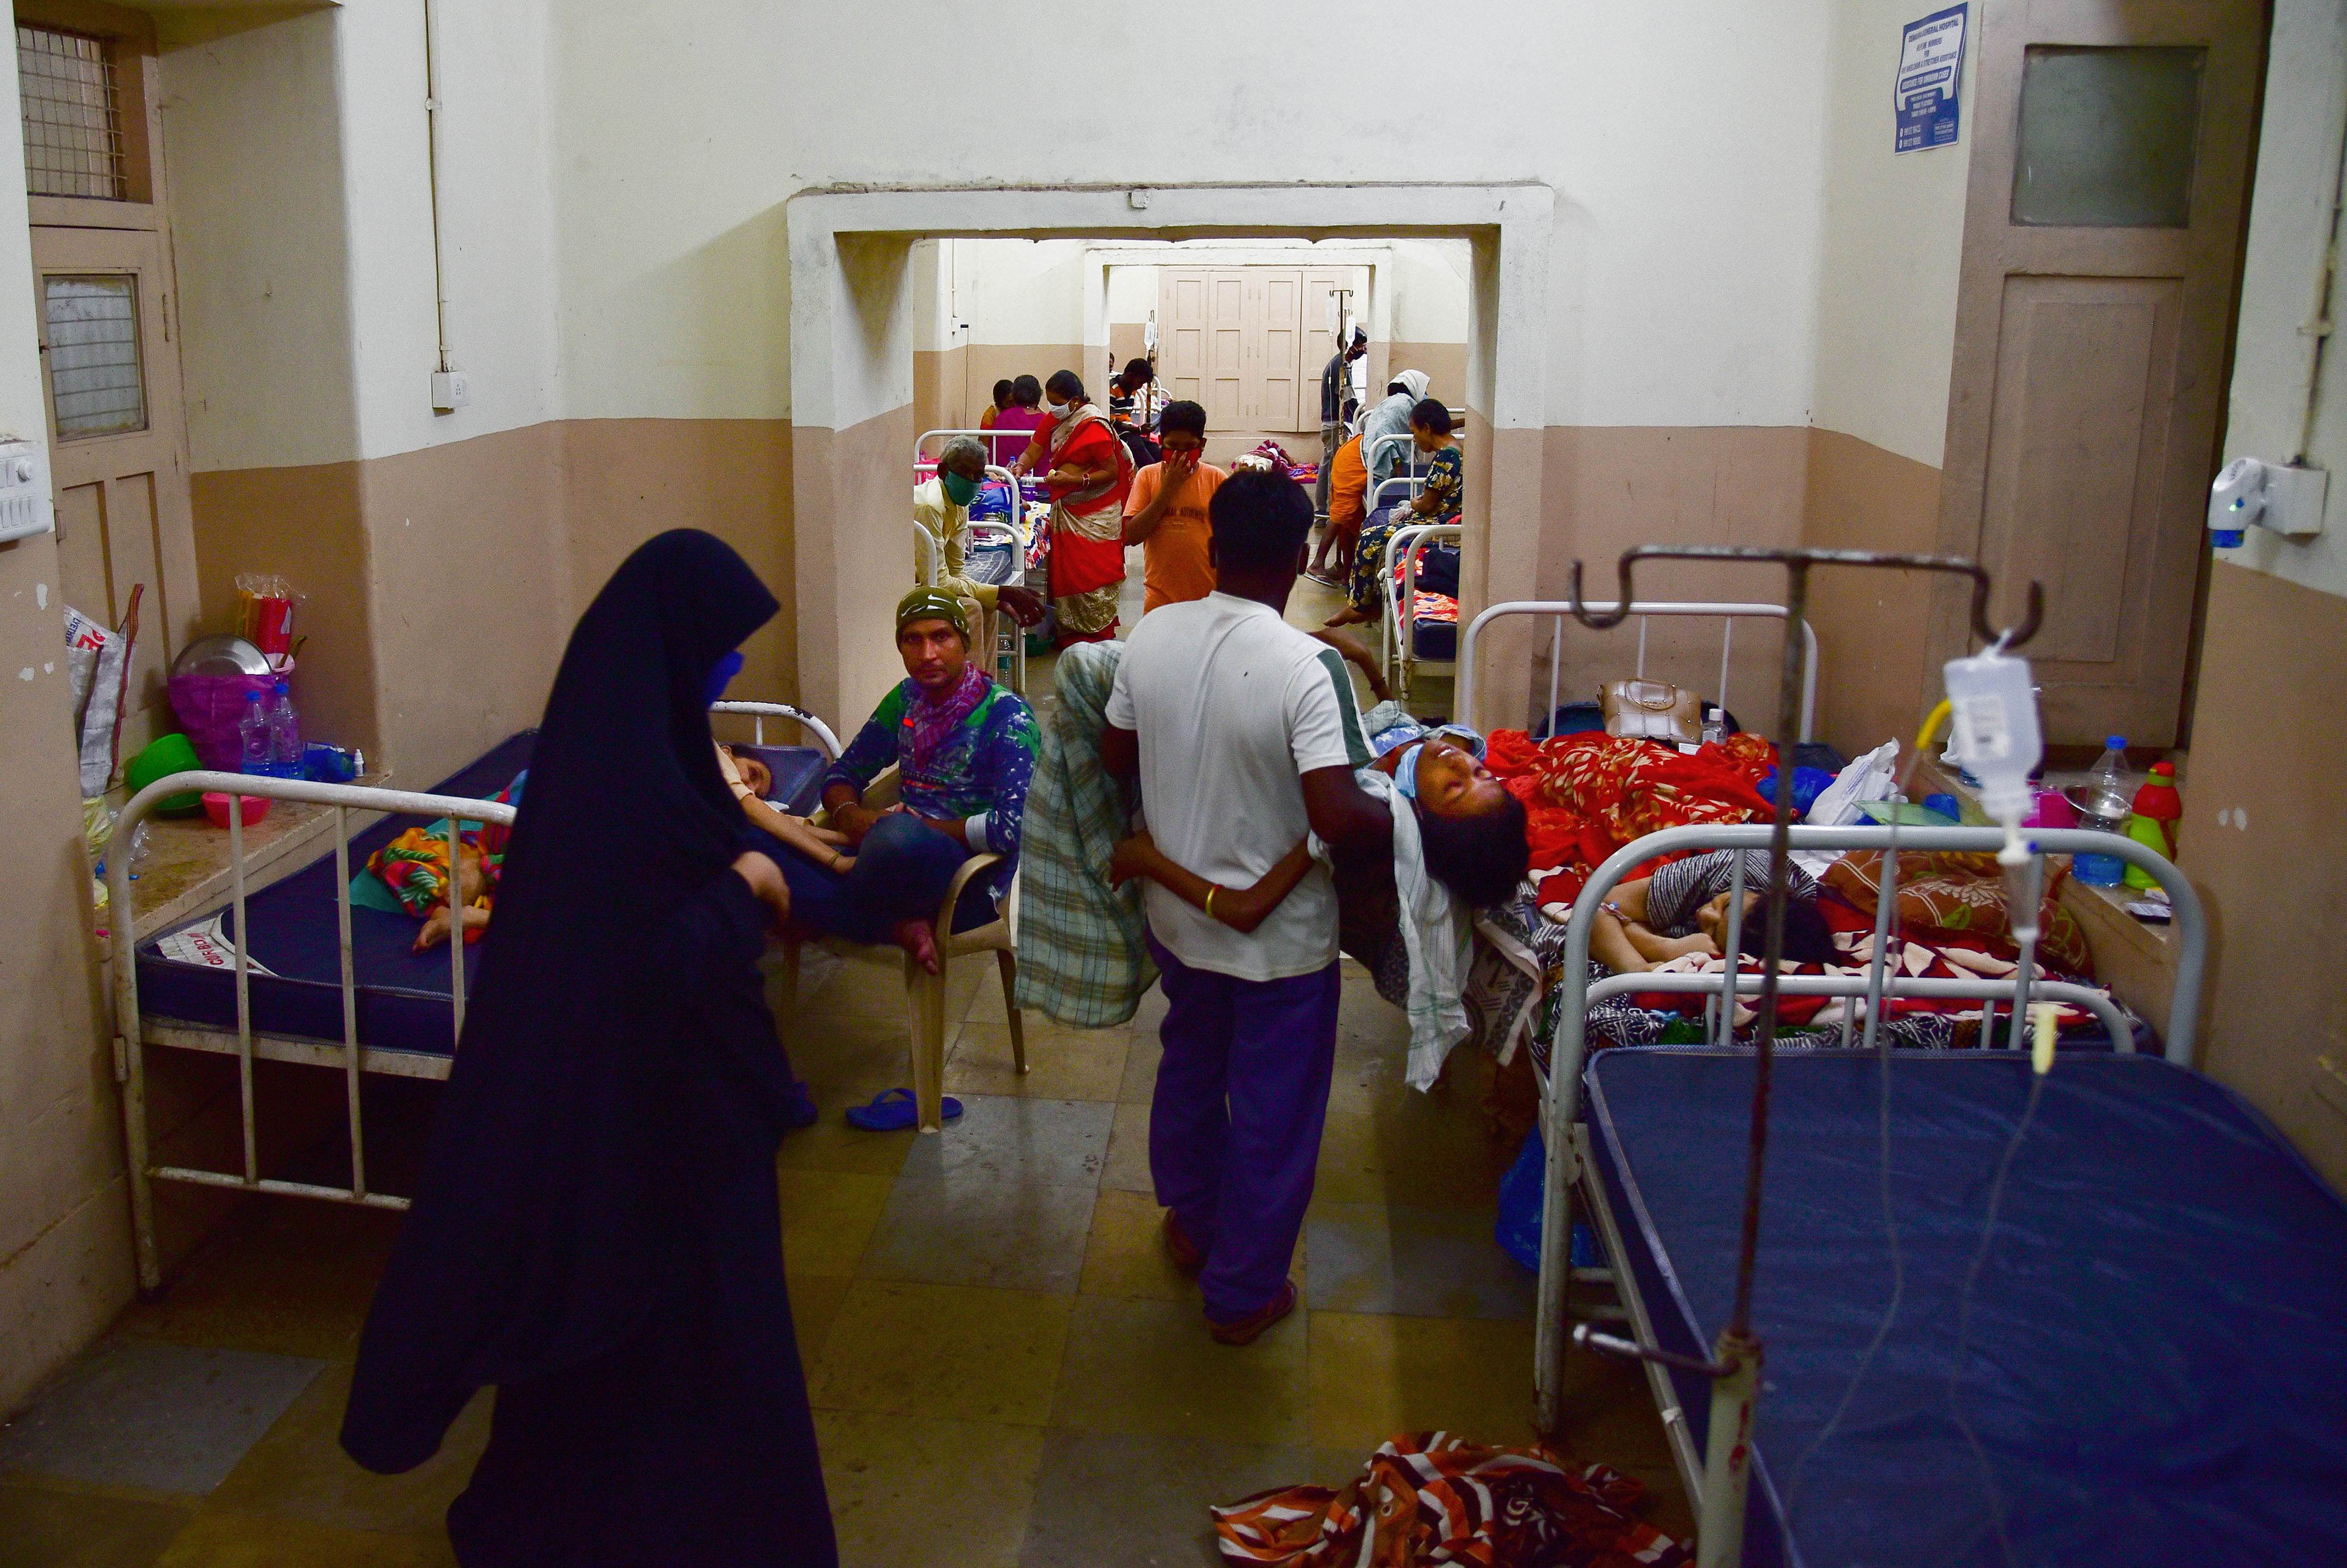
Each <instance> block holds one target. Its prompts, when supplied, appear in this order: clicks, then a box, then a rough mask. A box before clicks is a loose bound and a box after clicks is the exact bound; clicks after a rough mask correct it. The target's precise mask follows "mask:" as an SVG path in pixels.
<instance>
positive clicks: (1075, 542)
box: [1011, 370, 1133, 648]
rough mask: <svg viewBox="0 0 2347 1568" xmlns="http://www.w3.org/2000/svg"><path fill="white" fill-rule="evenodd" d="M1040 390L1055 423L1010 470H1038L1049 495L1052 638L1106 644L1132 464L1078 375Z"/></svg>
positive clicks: (1112, 626) (1062, 375)
mask: <svg viewBox="0 0 2347 1568" xmlns="http://www.w3.org/2000/svg"><path fill="white" fill-rule="evenodd" d="M1043 390H1044V393H1045V395H1047V396H1048V397H1049V398H1050V399H1051V405H1050V413H1051V424H1050V425H1047V426H1045V427H1044V428H1043V429H1041V430H1039V431H1037V432H1036V433H1035V440H1034V444H1033V445H1032V446H1029V447H1028V448H1027V450H1026V451H1025V452H1023V453H1021V454H1020V457H1019V461H1018V462H1016V463H1014V464H1012V465H1011V468H1012V471H1013V472H1015V473H1018V474H1021V475H1024V474H1027V473H1030V472H1035V471H1039V470H1040V472H1041V473H1042V475H1043V483H1044V485H1045V487H1047V488H1048V489H1050V491H1051V618H1052V636H1053V639H1054V640H1055V641H1057V642H1058V643H1059V645H1060V646H1061V647H1062V648H1065V647H1067V646H1068V645H1069V644H1070V643H1071V642H1106V641H1109V640H1111V639H1112V638H1113V637H1114V636H1115V635H1116V596H1117V590H1118V589H1120V588H1122V587H1123V586H1124V497H1125V493H1126V492H1127V491H1128V490H1130V489H1131V488H1132V487H1133V458H1132V455H1131V454H1130V453H1128V452H1126V451H1125V449H1124V444H1123V443H1122V442H1121V441H1119V440H1118V439H1117V438H1116V431H1115V429H1114V428H1113V427H1112V425H1110V424H1109V419H1108V415H1106V414H1104V413H1102V411H1101V409H1100V407H1099V405H1096V404H1094V403H1092V402H1091V401H1090V400H1089V399H1088V398H1086V396H1085V395H1084V384H1083V382H1082V381H1081V380H1080V379H1079V378H1078V377H1077V375H1076V373H1075V372H1074V371H1072V370H1056V371H1053V372H1052V373H1051V380H1050V381H1048V382H1046V383H1044V384H1043Z"/></svg>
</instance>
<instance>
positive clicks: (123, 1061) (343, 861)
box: [106, 702, 840, 1295]
mask: <svg viewBox="0 0 2347 1568" xmlns="http://www.w3.org/2000/svg"><path fill="white" fill-rule="evenodd" d="M710 712H712V713H734V714H741V715H744V716H747V717H749V718H750V719H751V720H752V721H753V726H754V728H755V731H756V740H755V741H754V742H753V743H755V744H761V745H763V744H764V743H765V725H766V721H767V720H769V719H787V720H790V721H792V722H794V723H797V724H798V725H800V726H801V727H802V728H803V729H805V731H806V732H807V733H809V734H811V735H812V736H814V737H815V741H816V743H817V744H818V745H819V746H820V747H821V749H822V751H823V753H824V754H825V756H826V757H828V758H831V759H833V760H836V759H837V757H838V756H839V752H840V746H839V738H838V736H836V735H835V734H834V733H832V731H831V728H830V726H829V725H827V724H825V723H824V722H823V721H822V720H820V719H818V718H816V717H815V715H814V714H812V713H809V712H805V711H803V710H801V709H798V708H795V707H793V706H791V705H790V704H788V703H786V702H714V703H712V704H711V705H710ZM191 791H210V792H215V793H219V794H226V795H228V796H229V797H230V799H229V819H228V820H229V826H228V846H229V886H230V894H229V906H228V907H230V908H231V909H232V910H234V911H235V920H236V941H235V944H234V947H235V958H234V961H233V965H232V968H233V973H234V983H235V988H236V1030H235V1032H234V1034H233V1035H228V1034H226V1033H224V1032H222V1031H219V1030H203V1029H197V1030H185V1029H179V1028H168V1029H159V1030H155V1031H154V1033H153V1037H152V1038H153V1042H154V1043H156V1044H159V1045H172V1046H181V1047H187V1048H190V1049H195V1050H208V1051H213V1052H216V1053H219V1054H227V1055H233V1056H234V1057H235V1058H236V1063H237V1102H238V1115H239V1122H240V1127H239V1131H240V1133H241V1142H242V1145H243V1147H242V1156H243V1157H242V1160H241V1166H242V1169H241V1171H236V1172H231V1171H212V1170H205V1169H202V1168H200V1167H197V1166H191V1165H159V1164H156V1163H154V1162H153V1159H152V1157H151V1151H150V1144H151V1139H150V1138H149V1126H148V1114H147V1110H148V1107H147V1059H146V1050H147V1046H148V1044H149V1039H150V1033H149V1028H148V1026H147V1023H146V1020H145V1019H144V1017H143V1015H142V1013H141V1011H140V1008H139V999H138V942H139V939H140V932H139V931H138V919H137V912H136V910H135V908H134V907H133V905H132V893H131V886H130V860H131V857H130V856H129V854H128V845H129V844H130V842H131V835H133V834H135V833H137V832H138V827H139V825H140V824H142V823H144V822H145V821H146V819H147V818H148V816H149V815H151V814H152V813H153V812H154V810H155V808H156V806H157V805H158V804H160V803H161V802H162V801H164V800H166V799H169V797H171V796H173V795H177V794H187V793H190V792H191ZM246 796H255V797H259V798H261V799H265V800H272V801H292V802H298V803H302V804H312V805H323V806H330V807H332V808H333V814H334V882H335V896H334V918H335V927H336V932H335V934H336V940H337V945H338V947H339V948H340V951H341V990H342V1003H343V1007H342V1014H343V1033H342V1039H341V1040H339V1041H333V1040H307V1039H295V1038H292V1037H282V1038H281V1037H272V1036H268V1035H266V1034H263V1033H262V1032H261V1031H258V1030H255V1029H254V1028H253V1022H252V995H251V962H252V960H251V946H252V943H251V936H250V934H249V931H248V927H247V924H246V901H247V897H248V892H249V890H248V888H247V887H246V885H245V884H246V864H245V853H244V812H243V800H244V797H246ZM354 811H355V812H366V813H370V814H375V815H402V816H421V817H424V818H425V819H427V820H432V821H440V820H445V821H446V824H447V837H448V860H449V866H450V868H451V870H452V872H453V871H454V869H455V868H456V866H459V865H460V864H461V856H462V849H461V845H462V843H463V835H464V833H465V831H466V828H467V827H468V826H471V825H481V824H487V825H496V826H501V827H502V826H510V825H512V823H513V820H514V815H515V808H514V807H513V806H511V805H507V804H501V803H498V802H493V801H487V800H477V799H472V798H469V797H467V796H463V795H446V794H418V793H416V792H415V791H411V790H396V789H383V788H380V787H378V786H376V785H373V784H318V783H313V782H312V781H310V780H308V779H281V778H264V777H261V776H260V775H258V774H234V773H220V772H215V771H210V770H196V771H192V772H189V773H179V774H171V775H169V777H167V778H161V779H158V780H156V781H155V782H154V783H153V784H149V785H148V786H147V787H146V788H145V789H142V790H140V791H139V792H138V794H134V795H132V796H131V797H130V799H129V800H128V802H126V803H125V804H124V805H123V807H122V810H121V811H120V813H119V814H118V815H117V816H116V817H115V819H114V825H113V828H112V830H111V833H110V835H109V836H108V840H107V846H106V880H107V895H108V900H109V904H108V907H109V909H110V911H111V918H110V921H109V931H108V952H109V954H110V957H111V960H112V965H113V969H114V974H113V982H114V1001H115V1024H114V1027H115V1036H114V1076H115V1081H116V1082H117V1083H118V1084H119V1085H120V1086H121V1089H122V1132H123V1143H124V1145H125V1150H126V1153H127V1163H128V1173H129V1178H130V1214H131V1231H132V1251H133V1255H134V1258H135V1261H136V1264H137V1266H138V1288H139V1289H140V1291H141V1292H142V1293H147V1294H150V1295H151V1294H152V1293H153V1292H154V1291H156V1290H157V1289H159V1288H160V1286H161V1285H162V1265H161V1259H160V1257H159V1254H158V1251H157V1247H156V1240H155V1201H154V1184H155V1183H156V1182H159V1181H164V1182H179V1183H185V1184H191V1185H196V1186H206V1187H227V1188H233V1189H238V1190H241V1191H244V1192H252V1193H272V1194H278V1195H280V1196H284V1197H298V1198H317V1199H324V1200H326V1201H328V1202H332V1203H341V1204H358V1205H360V1206H362V1207H366V1208H378V1209H405V1208H406V1207H407V1200H406V1199H405V1198H403V1197H396V1196H394V1195H392V1194H384V1193H377V1192H374V1191H372V1190H371V1189H370V1188H369V1187H368V1185H367V1175H366V1132H365V1119H364V1108H363V1106H362V1103H361V1099H362V1097H361V1095H360V1092H359V1075H360V1074H361V1073H362V1072H369V1071H400V1070H401V1068H400V1067H395V1066H393V1065H392V1064H393V1062H394V1061H395V1059H413V1058H414V1057H415V1053H413V1052H402V1051H394V1050H382V1049H380V1048H375V1047H369V1046H364V1045H362V1044H361V1043H360V1042H359V1037H358V989H359V988H358V973H357V967H356V961H355V958H354V951H353V948H352V944H351V864H350V845H351V835H352V831H353V829H352V823H351V813H353V812H354ZM372 824H373V816H372V815H371V816H370V819H369V822H368V824H367V825H372ZM118 847H119V848H120V849H121V852H120V853H118ZM303 864H307V862H303ZM448 987H449V1008H450V1020H449V1022H450V1034H449V1039H450V1040H451V1041H452V1042H453V1041H455V1040H458V1039H460V1038H462V1036H463V1034H464V1030H465V939H464V927H463V925H462V923H461V921H459V920H456V918H454V917H453V916H452V919H451V923H450V927H449V941H448ZM269 1060H275V1061H299V1062H305V1063H311V1064H315V1065H328V1066H337V1067H340V1068H341V1069H342V1071H343V1081H344V1109H345V1117H346V1122H347V1128H348V1134H349V1143H350V1160H351V1180H350V1184H349V1185H348V1186H346V1187H341V1186H328V1185H324V1184H319V1183H314V1182H292V1181H284V1180H281V1179H279V1178H276V1177H273V1176H263V1175H262V1174H261V1168H260V1140H259V1131H258V1129H259V1123H258V1121H257V1119H256V1115H255V1109H254V1103H253V1063H254V1062H255V1061H269ZM448 1060H449V1059H447V1058H442V1057H437V1056H435V1057H432V1058H430V1059H429V1061H430V1063H431V1065H430V1066H429V1067H428V1068H426V1069H425V1070H424V1071H420V1072H417V1071H414V1070H413V1068H412V1066H409V1065H408V1062H407V1061H402V1063H401V1065H402V1066H403V1067H407V1068H408V1075H411V1076H423V1077H446V1074H447V1064H448Z"/></svg>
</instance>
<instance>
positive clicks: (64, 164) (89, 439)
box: [16, 5, 199, 757]
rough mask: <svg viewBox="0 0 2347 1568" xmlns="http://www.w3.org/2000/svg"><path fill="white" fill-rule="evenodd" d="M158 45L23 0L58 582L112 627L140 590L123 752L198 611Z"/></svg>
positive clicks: (122, 25)
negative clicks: (161, 152)
mask: <svg viewBox="0 0 2347 1568" xmlns="http://www.w3.org/2000/svg"><path fill="white" fill-rule="evenodd" d="M153 59H154V52H153V43H152V35H151V31H150V30H149V23H148V21H147V19H146V18H145V17H144V16H141V15H138V13H136V12H128V11H118V10H115V9H113V8H111V7H107V6H99V5H38V6H36V5H19V6H18V7H17V8H16V60H17V81H18V85H19V91H20V96H21V98H22V103H23V113H24V132H25V179H26V190H27V192H28V195H29V199H30V206H31V209H32V217H33V230H32V241H33V270H34V273H35V280H34V281H35V307H36V312H37V326H38V329H39V333H40V344H41V374H42V380H43V383H44V385H45V389H46V393H47V401H48V413H49V441H50V456H51V464H50V466H51V470H52V480H53V487H54V489H55V491H56V519H57V555H58V560H59V573H60V576H61V577H62V579H63V580H62V582H60V584H59V585H58V586H59V588H60V589H61V590H62V592H63V594H64V597H65V600H66V602H67V604H70V605H72V606H73V607H74V608H75V609H77V610H80V611H82V612H83V613H84V614H86V615H89V616H92V617H95V618H97V619H100V620H104V621H106V622H107V623H108V625H118V624H119V623H120V622H121V621H122V620H123V618H124V617H125V616H126V615H127V614H128V611H129V608H130V601H131V595H132V593H133V591H134V590H141V591H140V592H139V599H138V641H136V643H135V644H134V645H133V647H132V651H131V668H130V694H129V700H128V702H127V703H126V704H125V709H124V717H123V732H122V747H121V750H122V755H123V756H125V757H128V756H129V755H130V754H131V753H132V752H133V751H135V750H136V749H137V748H138V747H139V746H141V745H144V744H145V743H146V742H147V740H148V739H149V736H150V735H151V734H153V733H155V731H156V730H157V728H158V727H159V725H158V723H157V721H158V720H159V719H162V720H165V721H168V715H169V704H168V702H167V700H166V697H165V692H164V678H165V675H166V673H167V672H168V671H169V667H170V661H171V658H172V656H173V655H174V654H176V653H177V652H178V651H179V649H180V648H181V647H183V646H185V644H186V642H187V641H188V640H189V639H190V638H191V637H193V636H194V635H195V633H196V628H197V623H198V620H199V613H198V605H197V591H196V552H195V537H194V530H193V523H192V519H191V516H190V504H189V493H188V453H187V446H188V439H187V425H186V420H185V417H184V415H183V414H182V409H181V403H180V392H179V344H178V342H177V337H178V332H177V325H178V323H176V321H175V320H174V319H173V309H174V303H175V302H174V290H173V287H172V279H171V271H170V255H169V231H168V228H167V226H166V224H165V222H164V219H163V213H164V205H163V180H162V169H161V159H160V158H159V156H157V149H159V145H160V143H159V135H158V131H159V119H158V117H157V115H156V113H155V106H154V103H153V84H154V80H155V74H154V71H153V69H152V66H153ZM160 727H165V728H168V727H169V724H168V722H166V723H164V724H162V725H161V726H160Z"/></svg>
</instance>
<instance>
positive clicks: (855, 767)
mask: <svg viewBox="0 0 2347 1568" xmlns="http://www.w3.org/2000/svg"><path fill="white" fill-rule="evenodd" d="M897 652H898V653H899V654H901V655H902V656H903V658H904V661H905V673H906V679H905V680H904V682H901V683H900V684H899V685H897V688H896V689H895V690H893V691H891V692H889V693H888V694H887V696H886V697H883V698H882V699H881V700H880V705H879V706H878V707H877V708H876V709H874V710H873V712H872V717H871V718H869V719H868V720H866V721H865V724H864V728H863V729H862V730H860V731H858V732H857V733H856V738H855V739H854V740H853V741H851V742H849V743H848V746H847V749H846V751H845V752H843V753H840V757H839V761H838V762H836V763H835V764H832V769H831V772H830V773H829V774H827V775H825V779H824V785H823V803H824V805H825V808H826V809H828V810H829V812H830V813H831V822H832V825H833V827H834V828H835V829H836V830H837V831H838V832H839V833H840V834H841V835H844V837H845V838H846V843H845V844H844V845H841V846H840V850H839V853H837V854H835V856H832V857H831V859H830V860H829V861H828V862H827V863H825V864H820V865H819V864H817V863H816V862H815V861H813V860H811V859H809V858H807V857H806V856H803V855H795V854H794V855H789V856H785V857H784V859H783V860H782V861H780V862H779V864H781V865H782V866H783V873H784V877H785V878H786V879H787V880H788V881H789V883H790V885H791V913H792V916H793V917H794V918H796V919H798V920H801V921H804V922H805V924H807V925H809V926H812V927H815V929H817V930H820V931H825V932H829V933H832V934H834V935H837V936H842V937H846V938H849V939H850V940H853V941H858V942H885V941H891V940H893V941H897V942H899V943H901V944H903V946H904V948H905V949H906V951H907V952H909V953H911V954H912V955H913V956H914V957H915V958H917V959H919V960H920V961H921V962H922V964H923V965H925V966H926V967H927V968H928V969H929V970H930V972H931V973H935V972H936V970H937V967H938V955H937V948H936V943H935V940H934V938H933V937H932V935H931V930H930V922H931V921H932V920H933V919H935V917H936V916H937V909H938V900H939V899H941V898H943V897H945V892H946V888H947V887H948V886H950V885H951V884H952V882H953V878H954V873H955V872H956V871H958V870H959V869H960V868H961V864H962V862H963V861H965V860H967V859H969V857H970V856H972V855H979V854H993V855H999V856H1002V864H1001V865H999V866H996V867H995V868H994V869H993V870H992V871H991V872H989V874H988V875H987V876H984V877H981V878H979V879H976V880H974V881H973V882H972V883H971V884H970V886H969V887H968V888H967V889H965V890H964V892H963V894H962V900H961V904H960V907H958V909H957V911H956V914H955V925H956V926H957V927H969V926H973V925H981V924H983V923H985V922H986V921H988V920H990V919H992V918H993V917H994V904H995V902H996V901H997V900H999V898H1000V897H1001V896H1002V895H1003V893H1004V892H1005V891H1006V890H1007V889H1008V888H1009V887H1010V878H1011V876H1012V874H1013V873H1014V872H1015V871H1016V870H1017V869H1018V864H1019V829H1020V817H1021V816H1023V815H1025V813H1026V809H1027V781H1028V778H1029V776H1030V774H1033V772H1034V770H1035V748H1036V733H1035V714H1034V712H1033V711H1032V710H1031V709H1030V708H1029V707H1028V706H1027V704H1026V702H1024V701H1023V700H1021V699H1020V696H1019V694H1018V693H1017V692H1010V691H1008V690H1006V689H1005V688H1003V687H1001V686H998V685H997V684H995V682H994V681H993V679H992V678H991V677H990V676H989V675H988V674H987V673H986V672H985V671H983V670H981V669H979V667H978V666H977V665H975V664H973V663H971V662H970V659H969V623H968V621H967V620H965V619H964V616H963V612H962V608H961V603H960V601H959V600H957V599H955V598H954V597H952V596H951V595H950V594H945V593H940V592H938V591H937V590H936V589H927V588H917V589H914V590H913V591H912V592H911V593H909V594H907V595H906V596H905V598H904V600H903V601H902V602H901V603H899V604H898V605H897ZM891 764H894V765H895V767H896V768H897V775H898V791H897V804H894V805H890V806H887V807H885V808H881V809H875V808H873V807H871V806H867V805H866V804H864V792H865V790H866V787H867V786H868V785H870V784H871V783H872V781H873V780H874V779H876V778H877V777H878V776H879V775H880V774H881V773H882V772H883V771H884V770H886V769H887V768H888V767H889V766H890V765H891Z"/></svg>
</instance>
